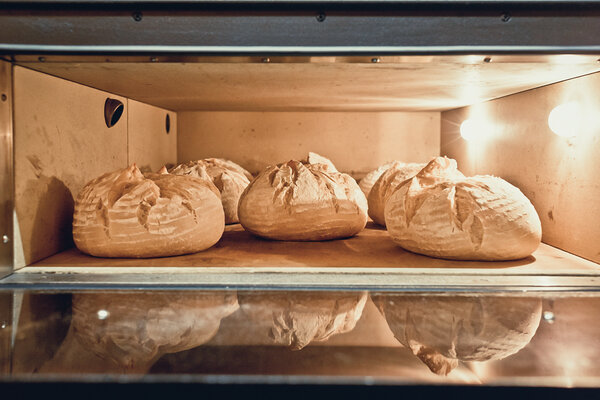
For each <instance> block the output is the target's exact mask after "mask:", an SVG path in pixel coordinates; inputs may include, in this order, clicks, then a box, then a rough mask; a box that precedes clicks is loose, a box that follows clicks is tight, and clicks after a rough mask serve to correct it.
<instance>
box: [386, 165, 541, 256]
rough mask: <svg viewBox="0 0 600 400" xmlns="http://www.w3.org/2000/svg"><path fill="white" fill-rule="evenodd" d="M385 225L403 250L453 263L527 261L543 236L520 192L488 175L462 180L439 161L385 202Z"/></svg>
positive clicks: (535, 215) (537, 221)
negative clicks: (452, 260)
mask: <svg viewBox="0 0 600 400" xmlns="http://www.w3.org/2000/svg"><path fill="white" fill-rule="evenodd" d="M385 222H386V224H387V228H388V232H389V233H390V236H391V237H392V239H393V240H394V241H395V242H396V243H398V244H399V245H400V246H402V247H403V248H405V249H407V250H410V251H412V252H415V253H420V254H425V255H428V256H433V257H440V258H449V259H457V260H482V261H502V260H515V259H519V258H523V257H527V256H529V255H530V254H531V253H533V252H534V251H535V250H536V249H537V248H538V246H539V244H540V241H541V236H542V228H541V223H540V219H539V217H538V215H537V212H536V211H535V208H534V207H533V205H532V204H531V202H530V201H529V199H527V197H525V195H523V193H521V191H520V190H519V189H517V188H516V187H514V186H513V185H511V184H510V183H508V182H506V181H505V180H503V179H500V178H497V177H493V176H474V177H469V178H465V177H464V175H463V174H461V173H460V172H459V171H458V169H457V168H456V161H454V160H451V159H447V158H444V157H437V158H435V159H434V160H432V161H431V162H430V163H429V164H428V165H427V167H425V168H424V169H423V170H422V171H421V172H419V173H418V174H417V176H415V177H414V178H412V179H410V180H407V181H405V182H403V183H402V184H401V185H400V186H399V187H398V188H397V190H396V191H395V192H394V194H392V195H391V196H390V198H389V199H388V201H387V202H386V205H385Z"/></svg>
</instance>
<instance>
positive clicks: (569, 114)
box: [548, 102, 583, 137]
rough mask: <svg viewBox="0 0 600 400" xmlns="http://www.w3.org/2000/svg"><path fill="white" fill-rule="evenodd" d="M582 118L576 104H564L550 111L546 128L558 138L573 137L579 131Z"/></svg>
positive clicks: (578, 106)
mask: <svg viewBox="0 0 600 400" xmlns="http://www.w3.org/2000/svg"><path fill="white" fill-rule="evenodd" d="M582 117H583V116H582V113H581V107H580V105H579V104H578V103H575V102H570V103H564V104H561V105H559V106H556V107H554V109H553V110H552V111H550V115H549V116H548V126H549V127H550V129H551V130H552V132H554V133H556V134H557V135H558V136H562V137H575V136H577V134H578V133H579V131H580V129H581V122H582V121H581V120H582Z"/></svg>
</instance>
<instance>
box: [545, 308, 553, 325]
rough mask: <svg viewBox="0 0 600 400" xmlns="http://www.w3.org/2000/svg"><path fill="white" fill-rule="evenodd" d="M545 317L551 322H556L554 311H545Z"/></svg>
mask: <svg viewBox="0 0 600 400" xmlns="http://www.w3.org/2000/svg"><path fill="white" fill-rule="evenodd" d="M543 318H544V321H546V322H548V323H549V324H553V323H554V313H553V312H552V311H544V314H543Z"/></svg>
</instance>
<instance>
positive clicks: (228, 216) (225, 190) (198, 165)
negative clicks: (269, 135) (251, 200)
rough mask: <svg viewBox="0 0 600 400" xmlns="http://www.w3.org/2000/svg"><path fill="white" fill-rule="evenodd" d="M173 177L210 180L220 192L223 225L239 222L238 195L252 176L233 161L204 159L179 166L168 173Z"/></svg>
mask: <svg viewBox="0 0 600 400" xmlns="http://www.w3.org/2000/svg"><path fill="white" fill-rule="evenodd" d="M169 172H170V173H171V174H173V175H189V176H195V177H197V178H203V179H210V180H211V181H212V183H214V184H215V186H216V187H217V189H219V192H221V202H222V203H223V211H224V212H225V223H226V224H235V223H237V222H239V219H238V214H237V208H238V201H239V199H240V195H241V194H242V192H243V191H244V189H246V186H248V184H249V183H250V181H251V180H252V174H250V172H248V171H246V170H245V169H244V168H242V167H240V166H239V165H237V164H236V163H234V162H233V161H229V160H224V159H222V158H206V159H204V160H197V161H189V162H187V163H185V164H180V165H178V166H176V167H174V168H171V170H170V171H169Z"/></svg>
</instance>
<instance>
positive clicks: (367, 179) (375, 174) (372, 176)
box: [358, 161, 395, 198]
mask: <svg viewBox="0 0 600 400" xmlns="http://www.w3.org/2000/svg"><path fill="white" fill-rule="evenodd" d="M394 163H395V161H390V162H388V163H385V164H383V165H380V166H379V167H377V169H374V170H373V171H371V172H369V173H368V174H367V175H365V176H364V177H363V178H362V179H361V180H360V182H358V186H360V190H362V192H363V193H364V194H365V197H367V198H368V197H369V193H370V192H371V189H372V188H373V185H374V184H375V182H377V179H379V177H380V176H381V174H383V173H384V172H385V171H387V170H388V168H390V167H391V166H392V165H394Z"/></svg>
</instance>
